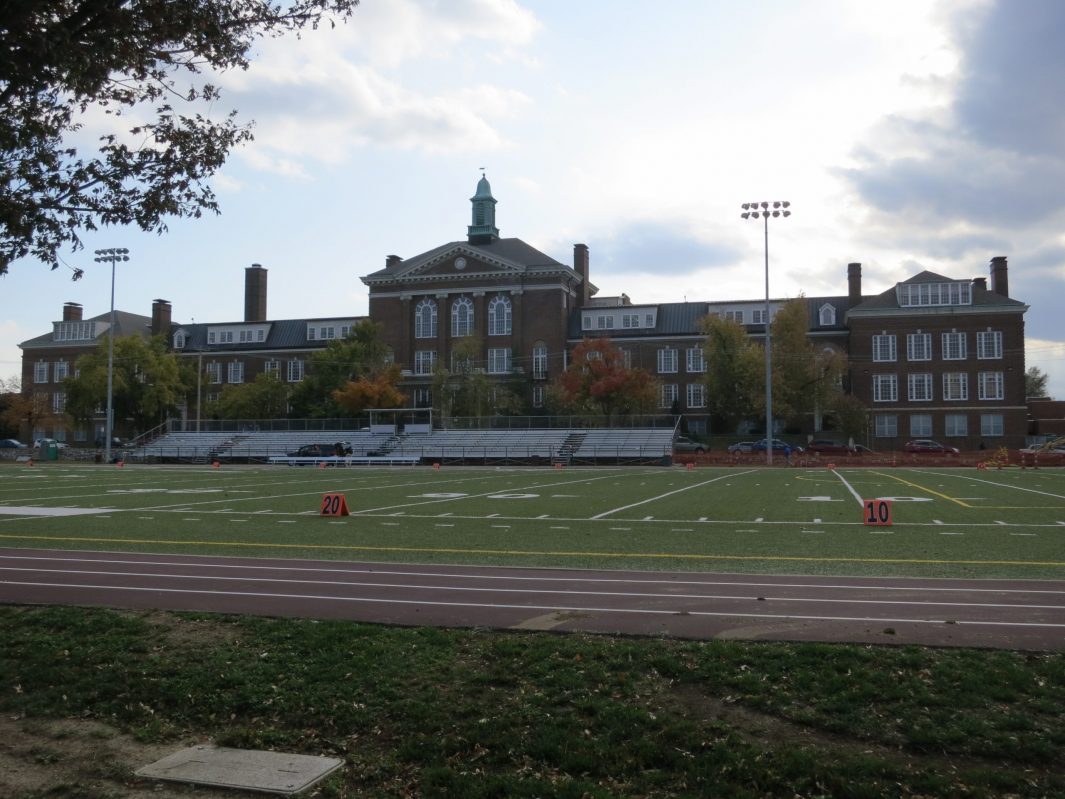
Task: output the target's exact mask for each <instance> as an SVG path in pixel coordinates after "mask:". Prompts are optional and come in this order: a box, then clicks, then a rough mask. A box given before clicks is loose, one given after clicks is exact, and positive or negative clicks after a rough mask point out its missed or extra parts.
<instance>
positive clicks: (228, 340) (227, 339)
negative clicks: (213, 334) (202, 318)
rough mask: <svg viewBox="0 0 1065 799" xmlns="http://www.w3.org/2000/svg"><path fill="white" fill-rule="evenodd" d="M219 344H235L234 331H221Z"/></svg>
mask: <svg viewBox="0 0 1065 799" xmlns="http://www.w3.org/2000/svg"><path fill="white" fill-rule="evenodd" d="M218 343H219V344H232V343H233V331H232V330H221V331H219V333H218Z"/></svg>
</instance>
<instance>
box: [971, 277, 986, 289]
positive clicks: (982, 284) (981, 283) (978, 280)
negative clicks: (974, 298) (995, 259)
mask: <svg viewBox="0 0 1065 799" xmlns="http://www.w3.org/2000/svg"><path fill="white" fill-rule="evenodd" d="M973 286H975V287H976V288H978V289H980V290H981V291H987V278H986V277H974V278H973Z"/></svg>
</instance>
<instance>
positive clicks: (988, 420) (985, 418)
mask: <svg viewBox="0 0 1065 799" xmlns="http://www.w3.org/2000/svg"><path fill="white" fill-rule="evenodd" d="M1005 430H1006V428H1005V426H1004V424H1003V419H1002V414H1001V413H982V414H980V435H982V436H1002V435H1005V434H1006V433H1005Z"/></svg>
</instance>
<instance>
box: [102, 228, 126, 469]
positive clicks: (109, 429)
mask: <svg viewBox="0 0 1065 799" xmlns="http://www.w3.org/2000/svg"><path fill="white" fill-rule="evenodd" d="M94 260H95V261H96V262H97V263H110V264H111V325H110V328H109V329H108V331H107V420H106V421H105V422H104V436H105V437H106V440H105V442H104V463H110V462H111V436H112V433H113V430H114V415H115V412H114V399H113V397H114V391H113V387H114V373H115V264H116V263H118V262H119V261H128V260H129V250H127V249H125V248H124V247H112V248H110V249H106V250H96V258H95V259H94Z"/></svg>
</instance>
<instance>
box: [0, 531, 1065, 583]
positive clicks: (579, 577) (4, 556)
mask: <svg viewBox="0 0 1065 799" xmlns="http://www.w3.org/2000/svg"><path fill="white" fill-rule="evenodd" d="M940 535H961V533H940ZM122 554H127V553H122ZM186 557H191V558H193V560H187V561H175V560H123V559H120V558H89V557H81V556H79V557H57V556H54V555H53V556H45V555H12V554H8V553H0V561H24V560H27V561H32V562H44V563H60V564H66V563H105V564H110V565H119V566H170V567H176V568H198V569H202V568H209V569H223V570H224V569H231V570H251V571H255V572H285V573H292V572H310V573H312V574H315V573H320V574H373V575H389V576H393V577H397V576H398V577H446V578H462V579H469V580H486V581H487V580H509V581H512V582H537V583H545V582H546V583H571V582H580V583H581V585H587V584H590V583H626V584H632V585H659V584H666V585H670V586H677V585H694V586H719V585H723V586H729V587H732V586H741V587H754V588H825V589H831V590H845V591H853V590H863V591H914V590H919V591H938V592H947V593H949V592H955V593H972V594H984V593H990V594H1061V595H1063V596H1065V590H1047V589H1044V588H984V587H983V586H984V585H985V584H986V583H988V582H989V580H980V581H979V582H980V587H966V586H962V587H960V588H956V587H953V586H925V585H920V583H919V579H920V578H912V577H902V578H899V579H900V580H902V581H903V582H905V583H908V584H907V585H876V584H863V583H818V582H810V583H796V582H789V583H779V582H778V583H774V582H751V581H747V580H712V579H711V580H655V579H644V578H642V577H587V576H585V575H584V574H583V573H578V574H574V575H573V576H565V577H548V576H543V575H535V576H530V577H523V576H521V575H519V574H510V573H507V574H478V573H477V572H476V571H475V570H481V569H486V568H494V567H484V566H471V567H469V568H470V569H471V571H469V572H437V571H411V570H406V569H403V570H400V569H381V568H379V566H378V565H377V564H373V565H367V566H361V567H354V568H353V567H352V566H348V567H346V568H337V567H332V566H326V567H322V566H296V565H294V564H290V563H286V564H285V565H283V566H267V565H259V564H256V565H254V566H249V565H247V564H228V563H224V562H221V561H212V556H210V555H192V556H186ZM2 568H7V567H2ZM10 568H14V567H10ZM38 571H53V572H55V571H58V572H63V571H66V570H65V569H59V568H52V569H38ZM933 579H934V578H933ZM936 581H937V582H957V580H956V578H941V579H938V580H936ZM990 582H994V580H990ZM999 582H1005V583H1006V584H1007V585H1012V584H1013V582H1014V581H1012V580H1000V581H999Z"/></svg>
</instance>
